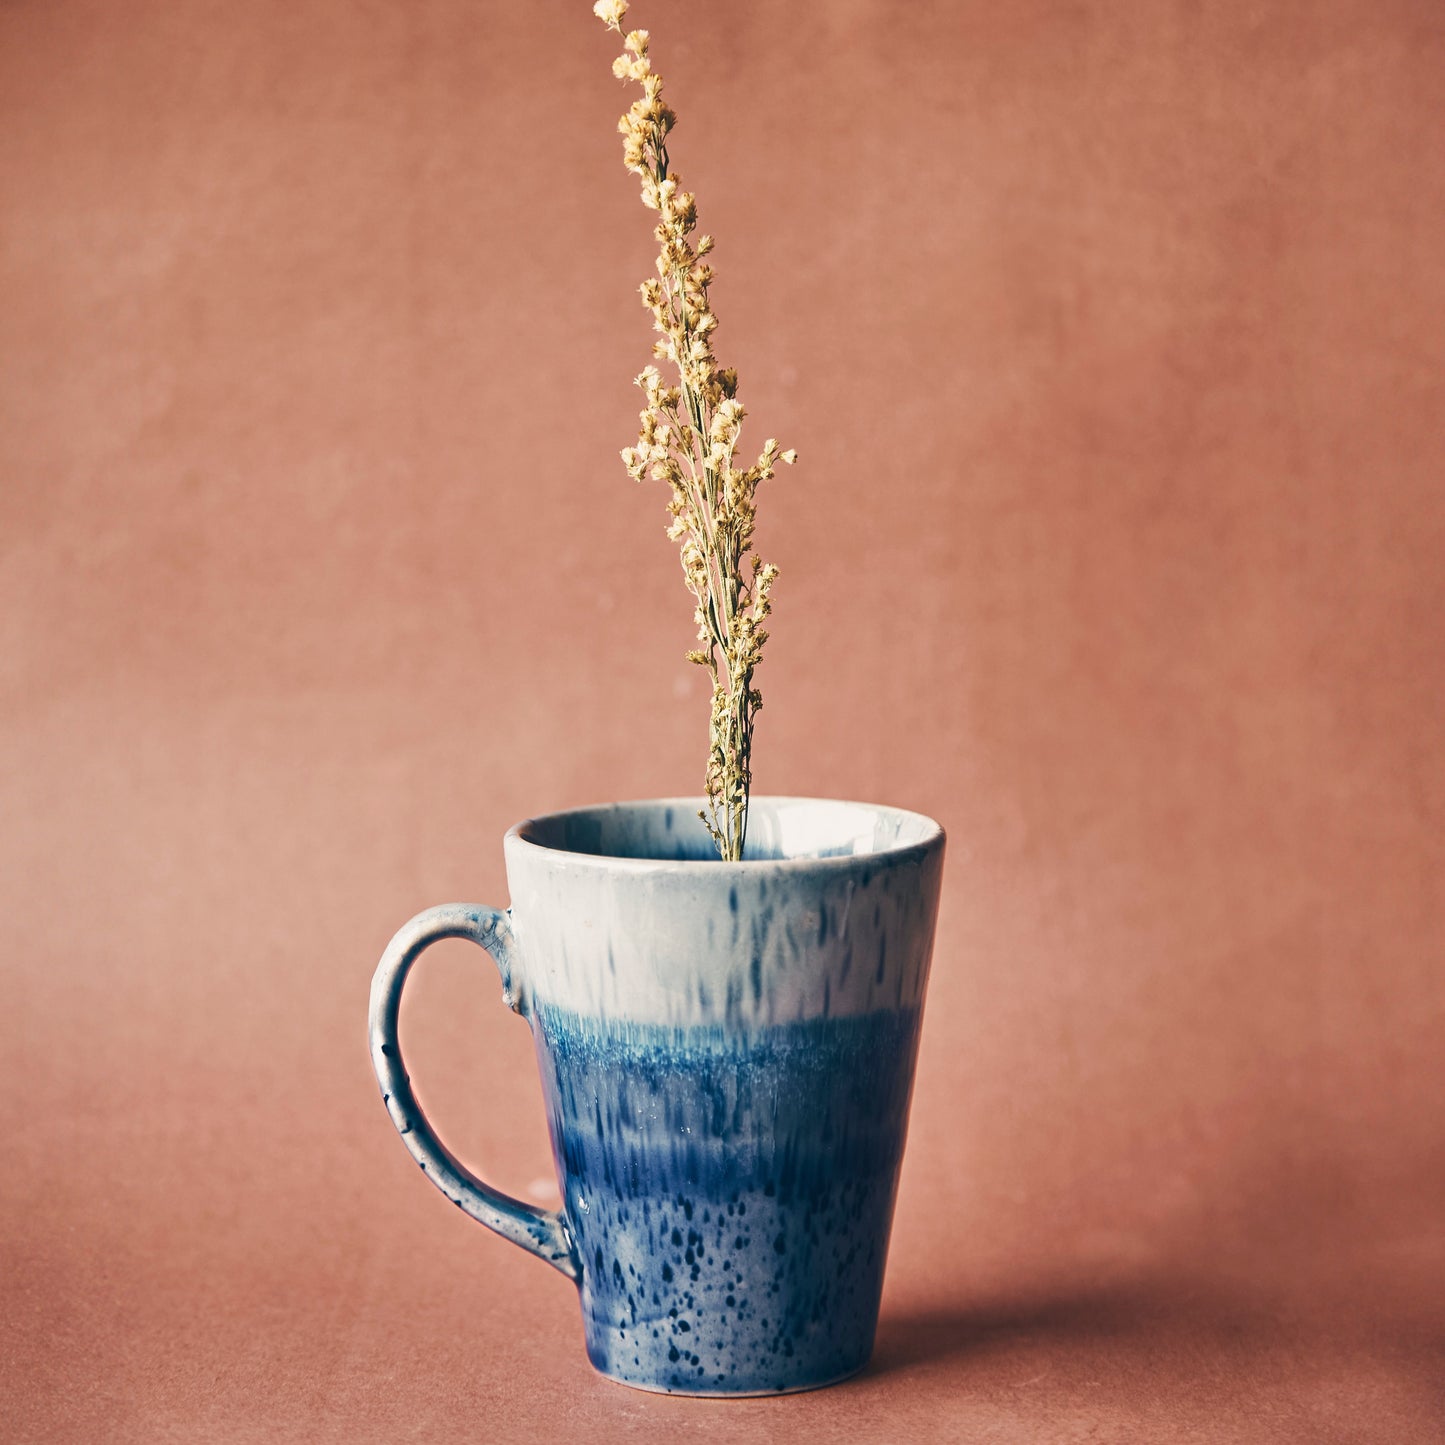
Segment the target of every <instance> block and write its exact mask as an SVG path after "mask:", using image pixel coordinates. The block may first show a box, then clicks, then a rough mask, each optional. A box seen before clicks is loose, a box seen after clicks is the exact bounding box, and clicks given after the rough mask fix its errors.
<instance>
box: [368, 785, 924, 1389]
mask: <svg viewBox="0 0 1445 1445" xmlns="http://www.w3.org/2000/svg"><path fill="white" fill-rule="evenodd" d="M697 807H698V804H697V802H695V801H692V800H687V799H664V800H661V801H657V802H647V803H630V804H617V805H612V806H608V807H602V808H584V809H576V810H573V811H571V812H567V813H557V814H552V815H549V816H547V817H541V818H535V819H530V820H528V821H526V822H524V823H519V824H518V825H517V826H516V827H515V828H513V829H511V830H510V831H509V832H508V834H507V836H506V838H505V840H504V849H505V852H506V858H507V878H508V882H509V884H510V886H511V892H512V907H511V908H510V909H509V910H506V911H505V912H504V911H501V910H498V909H495V908H485V907H482V906H480V905H474V904H448V905H445V906H443V907H441V908H436V909H431V910H429V911H428V912H426V913H423V914H420V915H418V916H417V917H416V918H414V919H412V920H411V922H409V923H408V924H407V925H406V926H405V927H404V928H402V929H401V930H400V932H398V934H397V935H396V937H395V938H394V939H393V940H392V943H391V945H390V947H389V948H388V949H387V952H386V955H385V956H384V957H383V959H382V962H381V965H380V966H379V967H378V969H377V973H376V977H375V979H374V980H373V986H372V1010H371V1035H372V1062H373V1065H374V1067H375V1069H376V1073H377V1078H378V1080H379V1081H380V1083H381V1087H382V1093H383V1098H384V1100H385V1102H386V1106H387V1109H388V1111H389V1112H390V1114H391V1117H392V1120H393V1122H394V1123H395V1125H396V1127H397V1129H398V1131H399V1132H400V1134H401V1135H402V1140H403V1142H404V1143H405V1145H406V1147H407V1149H408V1150H409V1151H410V1152H411V1154H412V1155H413V1157H414V1158H415V1159H416V1160H417V1162H418V1163H419V1164H420V1165H421V1167H422V1169H423V1170H425V1171H426V1173H427V1176H428V1177H429V1178H430V1179H431V1180H432V1181H433V1182H434V1183H435V1184H436V1185H437V1187H438V1188H439V1189H441V1190H442V1192H443V1193H444V1194H446V1196H447V1197H448V1198H449V1199H450V1200H451V1201H452V1202H453V1203H454V1204H455V1205H456V1206H457V1207H458V1208H460V1209H462V1210H464V1211H465V1212H466V1213H468V1214H470V1215H471V1216H472V1217H473V1218H475V1219H478V1220H480V1221H481V1222H482V1223H484V1224H486V1225H487V1226H488V1227H489V1228H491V1229H494V1230H496V1231H497V1232H498V1233H500V1234H502V1235H503V1236H505V1237H506V1238H508V1239H510V1240H512V1241H513V1242H514V1243H517V1244H520V1245H522V1246H523V1247H524V1248H526V1249H529V1250H531V1251H532V1252H533V1253H535V1254H537V1255H539V1256H540V1257H541V1258H542V1259H544V1260H546V1261H547V1262H548V1263H550V1264H552V1265H553V1266H554V1267H555V1268H556V1269H558V1270H560V1271H561V1272H562V1273H564V1274H565V1275H567V1276H568V1278H570V1279H572V1280H574V1281H575V1282H576V1284H577V1286H578V1289H579V1291H580V1294H581V1302H582V1314H583V1325H584V1330H585V1335H586V1342H587V1350H588V1354H589V1356H590V1358H591V1360H592V1362H593V1364H594V1365H595V1366H596V1367H597V1368H598V1369H599V1370H601V1371H602V1372H603V1373H605V1374H607V1375H608V1376H610V1377H611V1378H613V1379H617V1380H621V1381H623V1382H625V1383H627V1384H631V1385H636V1386H640V1387H642V1388H645V1389H650V1390H661V1391H667V1392H674V1393H685V1394H707V1395H747V1394H773V1393H778V1392H783V1391H792V1390H803V1389H810V1388H813V1387H815V1386H818V1385H824V1384H827V1383H829V1382H830V1381H833V1380H837V1379H841V1378H842V1377H844V1376H846V1375H848V1374H851V1373H853V1372H854V1371H855V1370H858V1369H860V1368H861V1367H862V1366H863V1365H864V1363H866V1361H867V1358H868V1354H869V1351H870V1350H871V1348H872V1343H873V1331H874V1326H875V1324H876V1321H877V1316H878V1304H879V1298H880V1294H881V1291H882V1285H883V1269H884V1263H885V1260H886V1256H887V1251H888V1235H889V1228H890V1225H891V1222H892V1215H893V1200H894V1194H895V1191H896V1188H897V1183H898V1169H899V1164H900V1161H901V1158H902V1154H903V1146H904V1139H905V1135H906V1132H907V1118H908V1103H909V1096H910V1093H911V1090H912V1085H913V1070H914V1061H915V1057H916V1054H917V1048H918V1039H919V1030H920V1023H921V1019H922V1012H923V1002H924V994H925V990H926V987H927V982H928V972H929V965H930V959H931V955H932V948H933V932H934V922H935V918H936V915H937V908H938V893H939V883H940V879H941V875H942V867H943V851H944V838H943V830H942V829H941V828H939V826H938V825H937V824H936V823H934V822H933V821H932V820H931V819H929V818H925V817H922V816H921V815H919V814H916V813H907V812H903V811H900V810H897V809H891V808H880V807H874V806H872V805H868V804H860V803H841V802H827V801H818V800H814V799H800V798H754V799H753V804H752V813H751V818H750V824H749V834H748V847H747V851H746V855H745V857H744V859H743V861H742V862H740V863H722V862H719V861H718V860H717V858H716V856H715V855H714V854H713V853H712V845H711V842H710V840H709V839H708V836H707V834H706V832H705V830H704V829H703V827H702V825H701V823H700V822H699V821H698V818H697ZM443 937H465V938H469V939H471V940H472V941H473V942H475V943H478V944H480V945H481V947H483V948H485V949H486V950H487V951H488V952H489V953H490V954H491V955H492V957H493V959H494V960H495V961H496V964H497V967H498V970H499V971H500V973H501V976H502V988H503V998H504V999H505V1001H506V1002H507V1004H508V1005H509V1006H510V1007H511V1008H512V1009H514V1010H515V1011H516V1012H517V1013H519V1014H521V1015H522V1016H523V1017H524V1018H526V1019H527V1020H528V1022H529V1023H530V1025H531V1027H532V1032H533V1038H534V1042H535V1044H536V1051H537V1059H538V1064H539V1067H540V1070H541V1075H542V1084H543V1093H544V1097H545V1100H546V1105H547V1113H548V1121H549V1125H550V1128H551V1134H552V1145H553V1153H554V1157H555V1160H556V1165H557V1177H558V1182H559V1184H560V1187H561V1191H562V1198H563V1205H562V1209H561V1210H560V1211H556V1212H552V1211H548V1210H543V1209H538V1208H536V1207H535V1206H532V1205H528V1204H524V1203H522V1202H520V1201H518V1200H515V1199H510V1198H508V1197H507V1196H506V1195H504V1194H501V1193H500V1192H499V1191H498V1190H496V1189H493V1188H492V1187H491V1186H489V1185H488V1184H486V1183H485V1182H484V1181H482V1180H480V1179H478V1178H477V1177H476V1176H475V1175H473V1174H471V1173H469V1172H468V1171H467V1169H466V1168H465V1167H464V1166H463V1165H462V1164H461V1163H460V1162H459V1161H458V1160H456V1159H455V1158H454V1157H453V1156H452V1155H451V1154H449V1153H448V1152H447V1150H446V1149H445V1147H444V1146H443V1145H442V1144H441V1142H440V1140H438V1139H437V1137H436V1135H435V1133H434V1132H433V1131H432V1129H431V1127H430V1125H429V1124H428V1123H427V1121H426V1118H425V1116H424V1115H423V1114H422V1112H421V1110H420V1107H419V1105H418V1104H417V1101H416V1097H415V1095H414V1093H413V1092H412V1090H411V1084H410V1079H409V1078H408V1076H407V1073H406V1069H405V1066H404V1064H403V1062H402V1058H401V1053H400V1044H399V1039H398V1036H397V1021H398V1017H399V1008H400V998H401V991H402V987H403V985H404V983H405V980H406V977H407V974H408V971H409V969H410V968H411V966H412V965H413V964H414V963H415V961H416V959H417V958H418V957H419V956H420V954H421V953H422V952H423V951H424V950H425V949H426V948H427V947H428V946H429V945H430V944H431V943H432V942H434V941H436V939H438V938H443Z"/></svg>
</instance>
